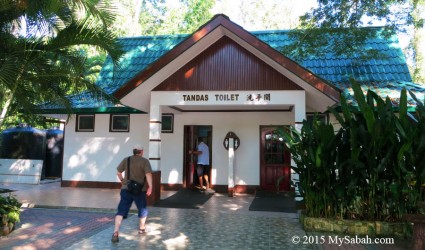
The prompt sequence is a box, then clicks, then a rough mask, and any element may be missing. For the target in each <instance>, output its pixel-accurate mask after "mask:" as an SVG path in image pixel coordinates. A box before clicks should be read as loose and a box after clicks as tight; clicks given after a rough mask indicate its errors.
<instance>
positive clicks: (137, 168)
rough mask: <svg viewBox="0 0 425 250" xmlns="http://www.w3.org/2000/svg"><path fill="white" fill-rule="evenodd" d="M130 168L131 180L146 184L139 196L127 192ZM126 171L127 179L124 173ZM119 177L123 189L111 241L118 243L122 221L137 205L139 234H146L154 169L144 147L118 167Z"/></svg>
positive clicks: (134, 150) (137, 147)
mask: <svg viewBox="0 0 425 250" xmlns="http://www.w3.org/2000/svg"><path fill="white" fill-rule="evenodd" d="M128 166H129V167H130V178H131V180H135V181H137V182H138V183H144V186H143V189H142V192H141V193H140V194H138V195H134V194H131V193H129V192H128V191H127V183H128ZM124 171H125V178H124V177H123V175H122V173H123V172H124ZM117 176H118V178H119V180H120V181H121V184H122V187H121V191H120V202H119V204H118V209H117V210H118V211H117V213H116V215H115V226H114V233H113V234H112V239H111V241H112V242H113V243H116V242H118V241H119V238H118V236H119V230H120V226H121V223H122V220H123V218H124V217H125V216H127V214H128V212H129V210H130V207H131V205H132V204H133V201H134V203H135V204H136V207H137V210H138V218H139V234H144V233H145V232H146V225H145V223H146V218H147V216H148V209H147V200H146V196H149V195H151V193H152V168H151V165H150V163H149V160H148V159H146V158H144V157H143V147H141V146H135V147H134V149H133V155H132V156H129V157H126V158H124V159H123V160H122V161H121V163H120V164H119V165H118V167H117Z"/></svg>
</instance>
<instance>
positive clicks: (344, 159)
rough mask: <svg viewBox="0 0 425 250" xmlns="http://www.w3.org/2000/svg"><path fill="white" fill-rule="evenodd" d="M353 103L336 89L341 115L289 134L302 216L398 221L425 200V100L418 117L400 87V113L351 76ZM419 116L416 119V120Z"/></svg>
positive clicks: (304, 124)
mask: <svg viewBox="0 0 425 250" xmlns="http://www.w3.org/2000/svg"><path fill="white" fill-rule="evenodd" d="M353 90H354V99H355V101H356V102H357V106H358V108H353V106H351V105H350V103H349V102H348V101H347V99H346V98H345V97H344V96H341V106H340V110H335V109H331V112H332V113H333V114H334V115H335V117H336V118H337V121H338V123H339V124H338V127H334V126H333V125H332V124H331V123H330V122H329V121H327V122H324V121H314V122H313V123H308V122H307V121H304V123H303V127H302V129H301V131H297V130H296V129H295V128H292V129H291V131H290V133H286V140H287V146H288V148H289V150H290V152H291V154H292V157H293V160H294V161H295V163H296V165H297V166H294V167H293V169H294V171H295V172H297V173H298V174H299V178H300V184H299V185H300V191H301V194H302V195H303V197H304V200H305V204H306V208H307V215H308V216H312V217H326V218H340V219H361V220H383V221H398V220H400V219H401V218H402V216H403V215H404V214H406V213H417V212H418V209H417V202H418V201H423V200H424V196H425V194H424V184H425V107H424V103H423V100H417V99H416V97H415V96H414V95H413V94H412V93H410V94H411V95H412V97H413V98H414V99H415V100H416V102H417V108H416V114H415V117H414V118H412V117H410V114H409V113H408V112H407V93H406V90H403V91H402V92H401V96H400V104H399V110H398V113H395V112H394V107H393V105H392V102H391V100H390V99H389V98H386V99H385V100H383V99H382V98H380V97H379V96H378V95H377V94H376V93H374V92H372V91H368V92H367V95H366V96H365V95H364V94H363V92H362V90H361V88H360V85H358V84H357V83H355V82H354V83H353ZM413 120H416V121H413Z"/></svg>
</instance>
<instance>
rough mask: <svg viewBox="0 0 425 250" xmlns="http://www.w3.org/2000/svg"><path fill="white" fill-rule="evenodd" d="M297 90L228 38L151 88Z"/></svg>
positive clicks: (223, 38) (289, 82)
mask: <svg viewBox="0 0 425 250" xmlns="http://www.w3.org/2000/svg"><path fill="white" fill-rule="evenodd" d="M301 89H302V88H301V87H300V86H298V85H297V84H295V83H294V82H292V81H291V80H290V79H288V78H287V77H285V76H284V75H282V74H281V73H279V72H278V71H276V70H275V69H274V68H272V67H270V66H269V65H268V64H266V63H265V62H263V61H262V60H260V59H258V58H257V57H256V56H255V55H253V54H252V53H250V52H249V51H247V50H246V49H244V48H243V47H242V46H240V45H239V44H237V43H236V42H234V41H233V40H232V39H230V38H228V37H222V38H220V40H218V41H217V42H215V43H214V44H213V45H211V46H210V47H209V48H208V49H206V50H205V51H203V52H202V53H201V54H199V55H198V56H197V57H196V58H194V59H193V60H191V61H190V62H188V63H187V64H186V65H184V66H183V67H182V68H181V69H179V70H178V71H176V72H175V73H174V74H172V75H171V76H170V77H168V78H167V79H166V80H165V81H164V82H162V83H161V84H160V85H159V86H157V87H156V88H154V90H155V91H161V90H166V91H177V90H179V91H200V90H206V91H214V90H229V91H231V90H233V91H235V90H301Z"/></svg>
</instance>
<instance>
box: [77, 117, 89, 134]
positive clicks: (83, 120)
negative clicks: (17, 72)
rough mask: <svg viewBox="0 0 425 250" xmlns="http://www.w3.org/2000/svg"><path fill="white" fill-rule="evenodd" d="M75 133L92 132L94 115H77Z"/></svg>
mask: <svg viewBox="0 0 425 250" xmlns="http://www.w3.org/2000/svg"><path fill="white" fill-rule="evenodd" d="M75 130H76V131H77V132H93V131H94V115H77V127H76V129H75Z"/></svg>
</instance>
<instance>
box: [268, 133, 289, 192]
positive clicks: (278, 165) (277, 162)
mask: <svg viewBox="0 0 425 250" xmlns="http://www.w3.org/2000/svg"><path fill="white" fill-rule="evenodd" d="M285 129H287V128H286V127H285V126H261V127H260V134H261V137H260V140H261V141H260V188H261V189H262V190H267V191H276V189H277V186H276V185H277V183H278V179H281V181H280V185H279V191H289V190H290V187H291V185H290V181H291V155H290V153H289V150H288V149H287V148H286V145H285V142H284V137H283V131H284V130H285Z"/></svg>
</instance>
